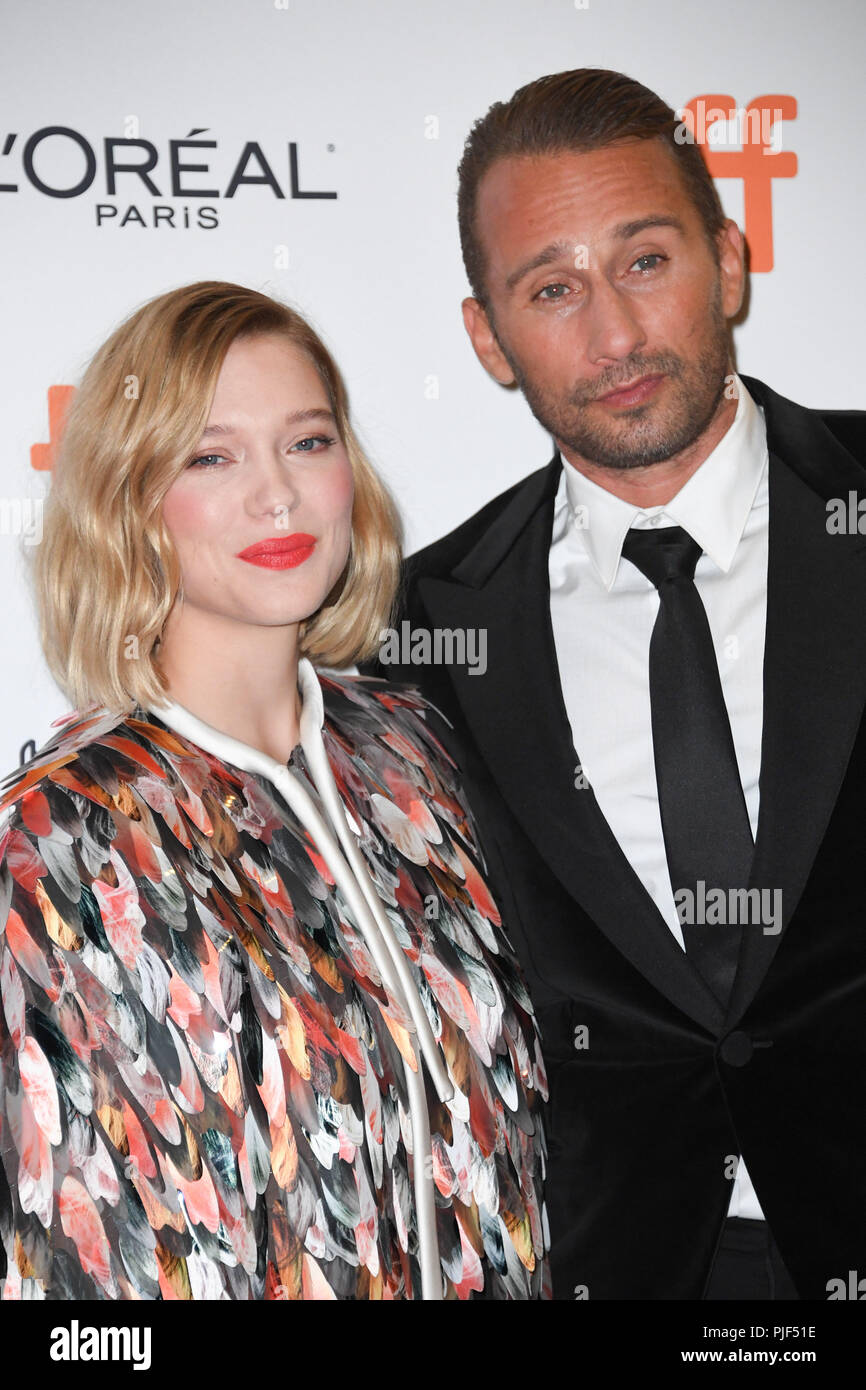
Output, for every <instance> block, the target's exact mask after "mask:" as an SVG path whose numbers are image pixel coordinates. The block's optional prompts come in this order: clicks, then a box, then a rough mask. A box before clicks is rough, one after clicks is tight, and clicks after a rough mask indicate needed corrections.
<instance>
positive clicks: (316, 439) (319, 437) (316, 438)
mask: <svg viewBox="0 0 866 1390" xmlns="http://www.w3.org/2000/svg"><path fill="white" fill-rule="evenodd" d="M335 443H336V440H335V439H332V437H331V436H330V435H329V434H311V435H309V437H308V438H307V439H299V440H298V442H297V444H293V445H292V448H293V449H297V450H298V452H299V453H302V454H313V453H315V452H316V449H315V445H317V444H321V445H322V446H323V447H324V448H328V446H329V445H331V444H335ZM306 446H309V447H306Z"/></svg>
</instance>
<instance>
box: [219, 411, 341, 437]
mask: <svg viewBox="0 0 866 1390" xmlns="http://www.w3.org/2000/svg"><path fill="white" fill-rule="evenodd" d="M307 420H324V421H326V422H327V423H329V424H331V425H334V426H336V423H337V422H336V420H335V419H334V413H333V411H331V410H326V409H325V408H324V406H314V407H312V408H311V409H310V410H292V411H290V412H289V414H288V415H287V416H286V417H285V422H286V424H287V425H300V424H303V423H304V422H305V421H307ZM234 433H235V429H234V426H232V425H208V427H207V429H206V430H202V434H201V437H202V439H207V438H208V436H209V435H212V434H234Z"/></svg>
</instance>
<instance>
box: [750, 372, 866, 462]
mask: <svg viewBox="0 0 866 1390" xmlns="http://www.w3.org/2000/svg"><path fill="white" fill-rule="evenodd" d="M740 376H741V378H742V380H743V382H744V383H745V385H746V388H747V390H748V391H749V394H750V395H751V396H752V397H753V398H754V399H755V400H756V401H757V402H758V404H759V405H761V406H763V408H764V411H765V414H766V413H767V412H769V419H770V421H771V423H772V424H773V425H774V426H775V427H776V428H777V429H779V428H781V429H782V430H783V431H784V432H785V434H786V436H787V435H788V434H789V433H790V431H791V430H792V429H793V430H796V427H797V425H798V424H799V425H804V426H805V425H806V423H807V422H809V423H811V424H812V425H816V424H817V425H819V426H822V427H823V428H825V429H827V430H829V432H830V434H831V435H833V437H834V439H835V440H836V441H837V443H839V444H840V445H841V446H842V448H843V449H845V450H846V452H847V453H849V454H850V455H851V457H852V458H853V459H854V460H855V461H856V462H857V463H859V464H860V466H861V467H866V410H855V409H851V410H843V409H838V408H827V407H822V406H807V405H803V404H801V403H800V402H799V401H793V400H791V399H790V397H788V396H783V395H782V393H781V392H780V391H774V390H773V389H772V388H771V387H770V386H768V385H767V384H766V382H764V381H761V380H760V379H758V378H756V377H751V376H747V375H746V374H745V373H742V372H741V373H740Z"/></svg>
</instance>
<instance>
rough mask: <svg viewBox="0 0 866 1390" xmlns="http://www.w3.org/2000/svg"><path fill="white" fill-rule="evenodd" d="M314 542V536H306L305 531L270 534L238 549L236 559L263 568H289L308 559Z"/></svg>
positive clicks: (293, 567)
mask: <svg viewBox="0 0 866 1390" xmlns="http://www.w3.org/2000/svg"><path fill="white" fill-rule="evenodd" d="M315 544H316V538H315V536H308V535H307V533H306V532H305V531H296V532H295V533H294V535H292V536H270V537H269V538H268V539H267V540H266V541H256V543H255V545H248V546H247V548H246V550H239V551H238V559H239V560H246V561H247V562H248V563H249V564H251V565H261V567H262V568H263V569H268V570H290V569H295V567H296V566H297V565H302V564H303V563H304V561H305V560H309V558H310V556H311V555H312V553H313V549H314V547H315Z"/></svg>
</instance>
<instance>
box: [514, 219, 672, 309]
mask: <svg viewBox="0 0 866 1390" xmlns="http://www.w3.org/2000/svg"><path fill="white" fill-rule="evenodd" d="M649 227H673V228H674V230H675V231H678V232H682V233H683V234H685V230H686V229H685V227H684V226H683V224H682V222H681V221H680V219H679V218H678V217H673V216H671V215H669V214H667V213H657V214H653V215H651V216H650V217H638V218H635V219H634V221H632V222H620V223H619V225H618V226H616V227H613V228H611V231H610V236H612V237H614V238H615V239H616V240H617V241H628V240H629V238H630V237H633V236H637V235H638V233H639V232H645V231H646V230H647V229H648V228H649ZM578 245H579V244H578V243H577V242H571V241H552V242H551V243H550V244H549V246H545V247H544V249H543V250H542V251H539V252H537V254H536V255H534V256H532V257H531V258H530V259H529V260H528V261H524V262H523V264H522V265H519V266H518V267H517V269H516V270H513V271H512V272H511V274H510V275H509V277H508V279H507V280H506V281H505V288H506V290H509V291H510V290H513V289H514V288H515V286H516V285H518V284H519V283H520V281H521V280H522V279H523V277H524V275H528V274H529V273H530V271H532V270H539V269H540V268H541V266H543V265H550V264H551V263H552V262H553V261H558V260H561V259H562V258H563V257H564V256H570V257H571V258H572V259H573V258H574V255H575V252H576V251H577V250H578Z"/></svg>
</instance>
